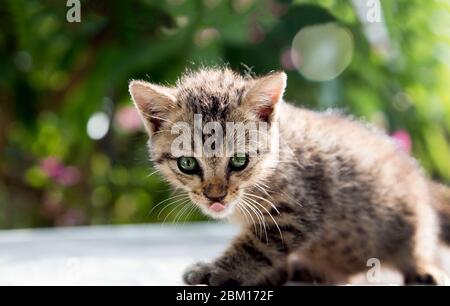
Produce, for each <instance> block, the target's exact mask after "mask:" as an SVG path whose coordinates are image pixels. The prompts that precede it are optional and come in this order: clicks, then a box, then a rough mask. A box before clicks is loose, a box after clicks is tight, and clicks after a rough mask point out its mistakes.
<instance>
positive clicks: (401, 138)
mask: <svg viewBox="0 0 450 306" xmlns="http://www.w3.org/2000/svg"><path fill="white" fill-rule="evenodd" d="M391 137H392V138H393V139H394V141H395V142H396V143H397V145H398V147H399V148H400V149H402V150H403V151H405V152H406V153H411V151H412V140H411V136H410V135H409V133H408V132H407V131H405V130H398V131H395V132H394V133H392V135H391Z"/></svg>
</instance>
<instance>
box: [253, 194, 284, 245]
mask: <svg viewBox="0 0 450 306" xmlns="http://www.w3.org/2000/svg"><path fill="white" fill-rule="evenodd" d="M248 200H251V199H250V198H248ZM252 202H253V203H255V204H256V205H258V206H259V207H261V208H262V209H264V210H265V211H266V212H267V214H268V215H269V217H270V218H271V219H272V221H273V222H274V223H275V226H276V227H277V229H278V232H279V233H280V238H281V240H283V241H284V239H283V233H282V232H281V229H280V227H279V226H278V222H277V221H276V220H275V218H274V217H273V216H272V214H271V213H270V212H269V211H268V210H267V208H265V207H264V205H261V204H260V203H258V202H257V201H255V200H253V201H252Z"/></svg>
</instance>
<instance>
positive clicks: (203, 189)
mask: <svg viewBox="0 0 450 306" xmlns="http://www.w3.org/2000/svg"><path fill="white" fill-rule="evenodd" d="M285 86H286V74H285V73H283V72H275V73H272V74H270V75H267V76H264V77H261V78H247V77H242V76H241V75H239V74H237V73H234V72H233V71H231V70H229V69H226V68H225V69H202V70H199V71H196V72H190V73H187V74H185V75H184V76H182V77H181V78H180V79H179V81H178V82H177V84H176V86H174V87H165V86H160V85H155V84H151V83H147V82H144V81H132V82H131V83H130V88H129V90H130V93H131V96H132V98H133V100H134V102H135V105H136V107H137V109H138V111H139V113H140V115H141V117H142V119H143V122H144V125H145V128H146V130H147V132H148V134H149V135H150V142H149V148H150V154H151V158H152V160H153V162H154V164H155V167H157V169H158V170H160V172H161V173H162V175H163V176H164V177H165V178H166V179H167V180H168V181H169V182H171V183H172V184H173V185H175V186H176V187H179V188H181V189H183V190H185V191H186V192H187V193H188V194H189V196H190V198H191V200H192V201H193V202H194V203H195V204H196V205H198V206H199V207H200V208H201V210H202V211H203V212H204V213H205V214H207V215H210V216H212V217H214V218H225V217H228V216H230V215H232V214H233V212H235V211H236V209H237V206H238V205H243V203H242V202H245V201H251V200H250V199H249V198H248V197H247V199H246V193H248V192H249V191H250V190H251V189H253V188H255V186H256V185H258V184H264V179H266V178H267V177H268V176H269V175H271V174H272V172H273V168H274V166H275V165H276V163H277V157H278V156H277V150H276V148H275V147H276V141H277V140H278V139H277V136H278V135H276V134H277V117H278V116H277V109H278V106H279V104H280V102H282V97H283V93H284V89H285ZM195 118H196V119H195ZM199 118H201V123H200V124H203V125H200V130H196V129H195V128H194V127H195V126H196V127H197V128H198V126H199V121H198V119H199ZM196 120H197V121H196ZM211 122H213V123H215V124H218V126H219V127H218V126H217V125H215V126H214V125H213V126H212V129H211V126H210V128H209V129H208V128H207V123H211ZM230 123H242V124H243V125H245V127H246V129H245V132H244V134H241V133H237V132H236V130H234V131H233V133H231V129H230V130H227V124H230ZM196 124H197V125H196ZM252 124H253V125H252ZM180 127H181V128H180ZM220 127H222V132H223V139H224V140H223V141H222V142H220V141H217V138H210V137H209V136H212V135H213V134H215V133H217V131H216V130H217V129H218V128H219V129H220ZM247 127H248V128H247ZM252 127H253V129H252ZM255 127H256V128H255ZM262 127H264V129H263V128H262ZM183 128H186V129H187V128H188V129H189V130H190V131H191V134H189V133H187V132H186V133H185V134H184V136H183V137H182V138H180V134H177V133H174V132H175V131H177V132H180V131H181V132H185V131H186V130H183ZM203 128H204V130H203V132H204V133H203V134H202V132H201V129H203ZM206 130H208V131H206ZM198 131H200V134H202V135H200V137H199V138H197V140H195V136H196V135H198V134H196V132H198ZM227 131H228V134H227ZM208 134H209V135H208ZM186 135H187V137H186ZM255 135H257V136H259V138H252V137H253V136H255ZM215 136H217V134H216V135H215ZM219 136H220V135H219ZM180 139H182V140H183V141H182V142H181V144H186V143H187V145H185V146H184V148H183V145H181V146H179V145H180ZM212 139H213V140H216V141H211V140H212ZM255 139H257V141H255ZM229 140H232V141H234V144H235V147H232V146H231V145H230V146H228V145H227V144H229ZM263 140H264V142H265V144H264V145H263V146H260V144H261V142H262V141H263ZM184 141H186V142H184ZM244 142H245V143H246V144H247V145H244V146H243V147H242V146H239V145H238V143H244ZM199 143H200V148H212V149H213V151H214V154H213V156H211V152H209V153H205V152H203V154H202V152H199V151H198V148H199V147H198V144H199ZM220 143H221V144H222V145H220ZM255 143H257V145H256V146H255ZM175 144H176V145H175ZM186 146H187V147H188V148H186ZM180 147H182V150H181V151H180V150H178V149H179V148H180ZM230 148H232V149H231V150H230ZM180 152H181V153H180ZM259 186H261V185H259ZM254 200H255V199H253V201H254Z"/></svg>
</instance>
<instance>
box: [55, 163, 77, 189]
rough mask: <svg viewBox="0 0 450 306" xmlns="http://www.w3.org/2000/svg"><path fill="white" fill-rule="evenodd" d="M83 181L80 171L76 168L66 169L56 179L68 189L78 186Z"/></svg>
mask: <svg viewBox="0 0 450 306" xmlns="http://www.w3.org/2000/svg"><path fill="white" fill-rule="evenodd" d="M80 179H81V173H80V170H78V168H76V167H73V166H71V167H66V168H64V171H63V172H62V173H61V175H60V176H58V177H57V178H56V181H57V182H58V183H59V184H60V185H62V186H66V187H70V186H74V185H76V184H78V182H79V181H80Z"/></svg>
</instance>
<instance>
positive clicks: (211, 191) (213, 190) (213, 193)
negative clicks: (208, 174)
mask: <svg viewBox="0 0 450 306" xmlns="http://www.w3.org/2000/svg"><path fill="white" fill-rule="evenodd" d="M203 195H204V196H205V197H206V198H208V199H209V200H211V201H213V202H221V201H222V200H223V199H225V197H226V196H227V191H226V189H225V188H224V187H223V186H217V185H210V186H208V187H206V188H205V190H204V191H203Z"/></svg>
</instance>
